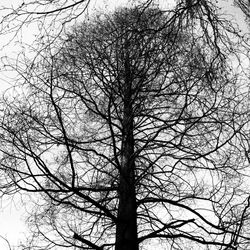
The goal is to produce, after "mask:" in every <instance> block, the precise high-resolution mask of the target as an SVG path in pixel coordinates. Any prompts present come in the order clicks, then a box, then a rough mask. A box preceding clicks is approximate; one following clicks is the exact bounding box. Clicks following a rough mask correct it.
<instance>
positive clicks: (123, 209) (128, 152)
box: [115, 55, 139, 250]
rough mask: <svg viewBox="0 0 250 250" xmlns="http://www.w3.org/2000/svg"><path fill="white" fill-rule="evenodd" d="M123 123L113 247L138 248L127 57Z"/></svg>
mask: <svg viewBox="0 0 250 250" xmlns="http://www.w3.org/2000/svg"><path fill="white" fill-rule="evenodd" d="M126 56H127V55H126ZM122 123H123V124H122V127H123V135H122V146H121V169H120V180H119V181H120V182H119V207H118V215H117V225H116V245H115V250H138V249H139V247H138V240H137V214H136V192H135V159H134V133H133V129H134V127H133V123H134V117H133V106H132V81H131V77H130V65H129V58H128V57H126V59H125V89H124V112H123V122H122Z"/></svg>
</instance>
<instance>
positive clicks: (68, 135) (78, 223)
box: [0, 1, 249, 250]
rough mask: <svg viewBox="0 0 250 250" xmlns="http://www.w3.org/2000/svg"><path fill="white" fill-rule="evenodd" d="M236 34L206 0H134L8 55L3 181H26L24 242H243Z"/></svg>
mask: <svg viewBox="0 0 250 250" xmlns="http://www.w3.org/2000/svg"><path fill="white" fill-rule="evenodd" d="M81 2H82V1H81ZM233 35H234V39H230V38H231V37H232V36H233ZM238 38H239V36H237V32H236V30H235V29H234V28H233V26H230V23H229V22H227V21H226V20H224V21H222V20H221V19H219V18H218V16H217V14H216V11H215V6H214V5H212V4H211V3H210V2H209V1H194V2H190V1H185V2H179V3H178V4H177V6H176V8H175V9H174V10H172V11H169V12H165V11H162V10H160V9H159V8H156V7H150V5H145V4H143V5H141V6H139V7H135V8H125V9H120V10H117V11H115V12H114V13H113V14H110V15H105V14H103V15H100V16H98V17H96V18H94V19H91V20H90V21H84V22H82V23H81V24H80V25H77V26H74V27H73V28H72V29H71V31H69V32H67V33H66V35H65V37H64V39H61V40H60V45H58V44H57V46H58V47H57V48H56V49H55V46H53V48H50V47H49V46H47V47H46V49H44V50H43V53H42V54H40V56H39V57H38V58H37V62H33V63H32V64H27V62H26V65H27V67H26V68H25V69H22V68H17V70H18V72H19V74H20V75H21V76H22V79H23V80H22V81H21V82H20V81H19V83H18V84H20V85H19V86H20V87H19V88H18V89H17V91H16V94H15V93H14V94H12V95H9V96H7V95H6V96H5V98H4V99H3V102H4V104H3V105H4V110H3V113H2V114H3V119H2V123H1V136H0V138H1V139H0V140H1V147H0V150H1V152H2V156H1V169H2V171H3V175H2V176H3V180H2V182H1V187H2V190H6V193H7V192H9V190H11V189H13V188H14V189H15V190H16V189H17V190H23V191H26V192H30V193H36V194H37V195H38V196H37V197H38V198H37V200H36V203H37V205H36V206H35V208H34V210H33V215H32V216H31V217H30V220H29V223H30V226H31V229H32V230H33V238H32V241H31V243H30V244H31V245H30V248H31V249H36V247H37V249H41V248H39V247H40V246H39V247H38V245H39V244H41V245H42V249H51V248H53V247H57V246H60V247H76V248H79V249H112V248H114V249H116V250H123V249H124V250H125V249H126V250H127V249H131V250H137V249H139V247H145V248H147V245H149V244H151V243H152V242H157V244H160V243H162V244H164V245H166V246H168V247H169V248H170V249H183V248H184V247H188V246H190V249H192V244H195V247H194V248H195V249H199V248H200V249H202V248H203V249H215V248H216V249H247V247H248V241H249V236H248V234H247V233H246V229H247V222H248V217H249V215H248V206H249V195H248V193H247V191H246V189H245V187H244V182H243V181H244V175H243V173H244V169H245V168H246V167H247V166H248V144H247V141H248V138H249V136H248V134H247V126H248V114H249V111H248V102H247V101H248V99H247V95H246V94H245V92H246V86H245V85H244V82H242V81H241V79H239V78H238V75H237V73H234V70H233V68H232V66H231V64H230V62H229V61H230V60H231V59H232V58H233V57H234V56H235V55H237V54H236V52H237V49H239V44H237V42H238V40H237V39H238ZM235 45H237V46H238V47H236V46H235ZM20 92H22V93H20ZM197 245H199V246H197Z"/></svg>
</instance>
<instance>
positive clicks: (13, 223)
mask: <svg viewBox="0 0 250 250" xmlns="http://www.w3.org/2000/svg"><path fill="white" fill-rule="evenodd" d="M18 2H22V1H18V0H1V1H0V6H10V5H11V4H17V3H18ZM97 2H98V4H99V5H97ZM166 2H167V1H166V0H165V1H164V3H166ZM168 2H173V0H169V1H168ZM93 3H94V5H95V6H96V9H97V10H100V9H101V8H102V7H103V6H104V7H106V8H107V9H109V10H110V7H111V6H112V7H117V6H120V5H121V4H122V5H126V4H127V1H124V0H103V1H100V0H92V2H91V4H93ZM100 3H103V5H100ZM221 4H222V5H224V6H227V12H228V13H229V14H232V15H234V16H235V19H236V21H237V22H240V23H241V24H244V22H243V21H242V20H243V17H242V15H241V14H240V11H239V10H236V9H235V8H234V7H230V4H229V3H228V1H226V0H225V1H221ZM242 27H243V29H245V28H246V26H245V25H242ZM34 33H35V30H32V29H31V28H29V30H27V33H26V34H24V35H25V36H24V38H25V40H26V41H27V42H28V41H29V40H30V41H31V40H32V39H33V38H32V34H34ZM5 39H8V37H5ZM5 42H6V40H5V41H1V39H0V47H1V44H2V43H5ZM15 50H16V48H14V47H13V46H12V47H5V48H4V50H2V51H0V57H3V56H4V55H6V54H8V55H10V54H13V51H15ZM13 55H15V53H14V54H13ZM8 74H9V72H7V73H4V74H3V72H1V70H0V91H3V90H4V89H6V88H7V87H8V86H9V84H8V77H10V75H8ZM24 218H25V210H24V207H23V205H22V204H21V202H20V199H19V198H18V197H16V198H14V199H9V198H8V199H3V200H2V201H0V236H2V237H5V238H7V239H8V241H9V242H10V244H11V245H17V244H18V242H19V241H20V240H21V239H23V238H24V232H25V231H26V227H25V224H24ZM14 249H15V248H12V250H14ZM0 250H10V249H9V247H8V245H7V243H6V242H5V241H4V240H3V239H1V237H0Z"/></svg>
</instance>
